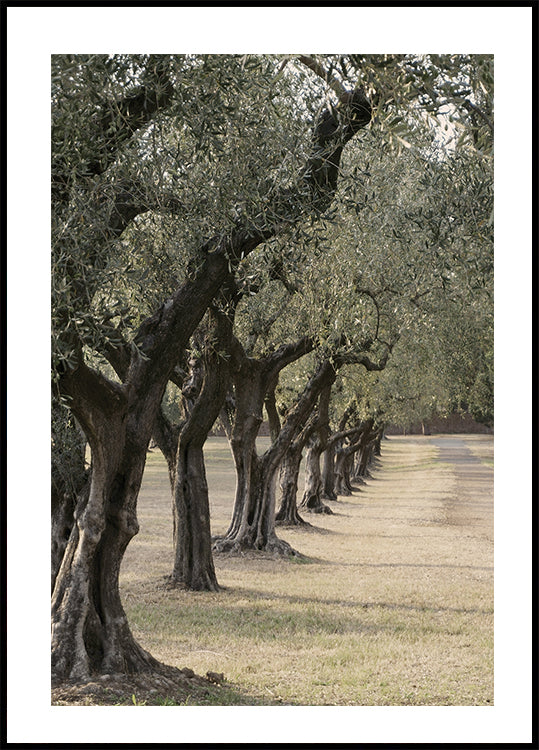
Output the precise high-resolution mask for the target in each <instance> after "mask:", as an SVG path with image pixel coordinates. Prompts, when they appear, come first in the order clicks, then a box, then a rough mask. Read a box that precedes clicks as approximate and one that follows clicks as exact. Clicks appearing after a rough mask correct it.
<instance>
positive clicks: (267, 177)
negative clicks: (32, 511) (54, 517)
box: [52, 55, 371, 679]
mask: <svg viewBox="0 0 539 750" xmlns="http://www.w3.org/2000/svg"><path fill="white" fill-rule="evenodd" d="M52 84H53V95H52V107H53V116H52V169H53V178H52V201H53V203H52V209H53V294H54V300H53V302H54V306H53V310H54V320H53V356H54V373H53V374H54V379H53V383H54V389H55V393H56V394H57V397H58V398H60V399H62V400H63V401H64V402H66V403H67V404H68V406H69V409H70V410H71V413H72V414H73V416H74V417H75V418H76V419H77V421H78V423H79V425H80V426H81V428H82V429H83V431H84V434H85V436H86V439H87V441H88V443H89V446H90V450H91V473H90V478H89V487H88V491H87V492H85V493H81V494H80V495H79V496H78V497H77V505H76V509H75V514H74V515H75V523H74V525H73V528H72V531H71V534H70V538H69V541H68V543H67V545H66V549H65V552H64V555H63V559H62V563H61V565H60V568H59V572H58V575H57V576H56V580H55V585H54V590H53V595H52V623H53V633H52V664H53V676H54V677H55V678H56V679H62V678H70V679H84V678H86V677H87V676H88V675H89V674H91V673H95V672H98V673H99V672H115V671H118V672H137V671H151V670H154V669H159V668H160V666H159V664H158V663H157V662H156V660H155V659H154V658H153V657H152V656H151V655H150V654H148V653H147V652H146V651H145V650H144V649H142V648H141V647H140V646H139V645H138V644H137V643H136V641H135V640H134V638H133V636H132V634H131V631H130V629H129V625H128V622H127V618H126V616H125V612H124V610H123V607H122V603H121V599H120V592H119V584H118V576H119V570H120V565H121V561H122V558H123V555H124V552H125V549H126V547H127V545H128V544H129V542H130V540H131V539H132V537H133V536H134V535H135V534H136V533H137V531H138V523H137V516H136V505H137V496H138V492H139V488H140V483H141V480H142V474H143V470H144V464H145V458H146V451H147V447H148V443H149V440H150V437H151V435H152V432H153V430H154V425H155V422H156V418H157V414H158V410H159V406H160V403H161V400H162V397H163V393H164V391H165V388H166V385H167V383H168V382H169V380H170V377H171V375H173V373H174V369H175V368H176V367H177V365H178V363H179V362H180V361H181V359H182V356H183V352H184V350H185V348H186V347H187V346H188V343H189V339H190V337H191V335H192V334H193V332H194V330H195V329H196V327H197V326H198V325H199V323H200V321H201V320H202V318H203V316H204V314H205V313H206V310H207V309H208V307H209V306H210V304H211V303H212V300H214V298H215V297H216V295H217V294H218V292H219V290H220V289H221V287H222V286H223V284H224V283H225V282H226V280H227V279H228V278H230V276H231V275H232V274H233V273H234V271H235V269H236V268H237V266H238V265H239V263H240V262H241V260H242V259H243V258H244V257H246V256H247V255H249V254H250V253H251V252H252V251H253V250H254V249H255V248H256V247H258V246H259V245H260V244H261V243H264V242H266V241H268V240H269V239H270V238H271V237H273V236H275V235H276V234H278V233H279V232H280V231H282V228H283V227H286V226H290V225H293V224H295V223H296V222H297V221H298V220H300V219H301V218H303V217H304V216H305V215H306V214H309V215H313V216H317V215H318V214H319V213H320V212H322V211H324V210H325V209H326V208H327V206H328V205H329V204H330V202H331V200H332V198H333V195H334V192H335V189H336V185H337V177H338V170H339V163H340V158H341V155H342V150H343V147H344V146H345V144H346V143H347V142H348V141H350V140H351V139H352V138H353V136H354V135H355V134H356V133H357V132H358V131H359V130H360V129H361V128H362V127H364V126H365V125H366V124H367V123H368V122H369V120H370V116H371V110H370V105H369V102H368V100H367V98H366V96H365V94H364V93H363V91H362V89H361V88H358V87H356V88H351V89H345V88H344V87H342V88H341V89H340V90H339V93H338V94H337V95H336V97H335V98H334V100H333V102H332V103H331V106H329V105H328V106H326V104H325V102H324V101H323V99H322V100H320V99H319V104H321V106H319V107H318V112H316V111H313V106H312V103H313V101H312V100H313V99H314V95H313V96H311V101H309V100H308V97H307V98H305V99H304V100H302V101H301V103H300V104H298V108H299V109H300V110H301V111H300V112H298V116H297V117H296V118H292V117H286V118H281V117H280V114H281V113H280V112H279V103H278V102H277V103H276V102H275V101H274V100H275V99H276V98H277V93H276V87H278V88H279V87H280V88H281V89H282V90H283V91H285V92H286V90H287V86H288V83H287V79H286V78H285V77H284V76H283V75H282V70H281V71H279V67H278V66H277V65H276V64H275V61H274V60H264V59H261V58H254V59H252V58H237V57H222V58H221V57H219V58H216V57H181V58H180V57H177V56H133V55H125V56H112V57H106V56H55V57H53V76H52ZM288 90H289V89H288ZM315 95H319V88H318V87H317V90H316V91H315ZM285 99H286V97H285ZM294 100H295V99H294V97H291V96H289V97H288V100H287V101H288V103H290V102H293V101H294ZM288 127H291V128H292V129H293V135H292V137H291V138H290V137H289V138H284V144H283V142H282V141H281V136H282V134H283V133H285V134H287V133H288V131H287V128H288ZM246 134H249V136H250V137H248V138H245V135H246ZM302 135H303V137H302ZM292 143H293V144H295V147H291V144H292ZM283 147H284V148H285V149H287V150H285V153H284V154H283ZM285 157H288V158H285ZM231 186H232V188H235V189H232V190H230V187H231ZM199 188H200V190H199ZM224 190H226V196H224V197H223V191H224ZM242 190H243V191H244V192H242ZM153 215H159V216H160V217H161V220H162V221H166V217H167V216H170V217H171V222H172V223H174V224H175V227H174V228H175V229H176V230H177V232H178V237H179V238H180V237H182V238H183V239H184V244H182V245H178V258H179V259H181V260H182V261H183V262H182V263H181V272H180V264H179V263H178V264H177V278H176V279H174V278H171V277H169V279H168V284H169V286H168V288H167V289H163V288H161V292H160V290H159V289H157V290H156V294H155V299H154V300H153V303H152V306H153V309H150V310H149V311H148V314H147V315H146V317H144V316H140V315H139V309H138V305H137V304H136V300H133V298H131V299H127V300H125V299H124V300H122V299H121V295H117V294H115V289H116V282H117V280H118V276H120V275H122V274H123V273H125V272H126V271H127V268H126V267H125V265H123V264H122V263H121V254H120V253H119V252H117V250H118V248H119V246H121V243H122V239H124V238H125V239H126V241H127V242H128V243H129V242H132V245H131V247H132V249H133V250H134V251H135V252H137V250H139V247H138V246H137V243H136V242H135V241H134V240H133V237H136V236H137V234H138V229H139V224H140V229H141V230H142V234H144V224H145V221H144V218H147V217H148V216H153ZM148 220H149V219H148ZM124 250H125V248H124ZM166 250H168V251H169V252H170V246H169V247H168V248H167V249H166ZM119 259H120V260H119ZM118 264H120V265H118ZM160 294H161V300H160V301H158V299H159V296H160ZM133 308H134V314H133ZM96 359H98V360H99V359H101V360H106V361H108V363H109V364H110V365H111V366H112V367H113V368H114V375H108V374H105V372H104V370H103V368H101V367H100V366H99V365H98V364H96Z"/></svg>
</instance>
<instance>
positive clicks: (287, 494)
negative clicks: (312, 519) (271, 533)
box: [275, 444, 306, 526]
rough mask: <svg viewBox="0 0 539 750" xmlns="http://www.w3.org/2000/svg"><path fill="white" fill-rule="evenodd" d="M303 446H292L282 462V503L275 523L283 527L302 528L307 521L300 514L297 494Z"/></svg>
mask: <svg viewBox="0 0 539 750" xmlns="http://www.w3.org/2000/svg"><path fill="white" fill-rule="evenodd" d="M302 452H303V445H294V444H292V445H291V446H290V448H289V449H288V450H287V452H286V453H285V456H284V458H283V460H282V462H281V470H280V476H279V485H280V488H281V503H280V507H279V510H278V512H277V515H276V517H275V522H276V524H278V525H281V526H302V525H305V524H306V521H304V520H303V518H302V517H301V516H300V514H299V513H298V506H297V494H298V479H299V470H300V467H301V459H302Z"/></svg>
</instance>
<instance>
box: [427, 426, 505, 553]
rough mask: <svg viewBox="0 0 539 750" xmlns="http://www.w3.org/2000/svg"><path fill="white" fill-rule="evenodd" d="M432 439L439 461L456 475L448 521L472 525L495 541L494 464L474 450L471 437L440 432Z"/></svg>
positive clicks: (448, 501)
mask: <svg viewBox="0 0 539 750" xmlns="http://www.w3.org/2000/svg"><path fill="white" fill-rule="evenodd" d="M430 442H431V443H432V444H433V445H435V446H436V448H437V449H438V460H439V461H441V462H442V463H445V464H450V465H451V470H452V472H453V475H454V484H455V488H454V492H453V493H452V494H451V496H450V497H449V498H447V499H444V511H445V514H446V520H447V523H448V524H452V525H455V526H469V527H471V529H473V530H474V531H475V532H476V533H477V534H478V535H481V536H484V537H485V538H486V539H488V540H490V541H494V505H493V490H494V471H493V466H489V465H488V464H486V463H484V461H483V460H482V459H481V458H480V457H479V456H477V455H475V454H474V453H473V452H472V450H471V449H470V447H469V446H470V441H469V439H468V440H466V439H465V438H459V437H456V436H455V435H448V436H441V435H440V436H437V437H433V438H430Z"/></svg>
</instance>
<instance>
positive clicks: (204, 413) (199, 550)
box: [170, 310, 233, 591]
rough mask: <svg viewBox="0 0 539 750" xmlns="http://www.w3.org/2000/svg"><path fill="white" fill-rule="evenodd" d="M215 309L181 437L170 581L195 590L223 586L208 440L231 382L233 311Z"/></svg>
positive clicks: (177, 466) (174, 504)
mask: <svg viewBox="0 0 539 750" xmlns="http://www.w3.org/2000/svg"><path fill="white" fill-rule="evenodd" d="M229 312H230V316H229V315H225V314H224V313H222V312H218V311H217V310H211V311H210V323H211V329H210V332H209V334H208V336H207V341H206V344H205V356H204V368H203V382H202V387H201V389H200V392H199V393H198V394H197V396H196V401H195V403H194V404H193V406H192V408H191V409H190V412H189V416H188V418H187V421H186V423H185V424H184V426H183V427H182V430H181V432H180V437H179V445H178V452H177V463H176V472H175V482H174V488H173V512H174V567H173V571H172V576H171V578H170V583H171V585H173V586H180V587H182V588H188V589H192V590H195V591H218V590H219V584H218V583H217V577H216V574H215V566H214V563H213V555H212V541H211V528H210V502H209V496H208V483H207V480H206V468H205V463H204V452H203V448H204V443H205V442H206V439H207V437H208V434H209V432H210V430H211V428H212V427H213V425H214V423H215V420H216V419H217V417H218V416H219V413H220V411H221V410H222V408H223V405H224V403H225V398H226V395H227V392H228V388H229V383H230V369H229V362H228V359H227V358H225V357H222V356H221V352H222V351H223V350H226V349H228V348H230V340H231V336H232V315H233V313H232V311H229Z"/></svg>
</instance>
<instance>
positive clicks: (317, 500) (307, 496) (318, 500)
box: [299, 435, 333, 515]
mask: <svg viewBox="0 0 539 750" xmlns="http://www.w3.org/2000/svg"><path fill="white" fill-rule="evenodd" d="M322 451H323V446H322V442H321V440H320V438H319V436H318V435H316V436H313V437H312V438H311V440H310V441H309V445H308V446H307V452H306V455H305V489H304V491H303V497H302V499H301V503H300V505H299V507H300V508H301V509H302V510H305V511H307V512H309V513H326V514H329V515H331V514H332V513H333V511H332V510H331V508H329V507H328V506H327V505H325V504H324V503H323V502H322V473H321V471H320V456H321V454H322Z"/></svg>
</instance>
